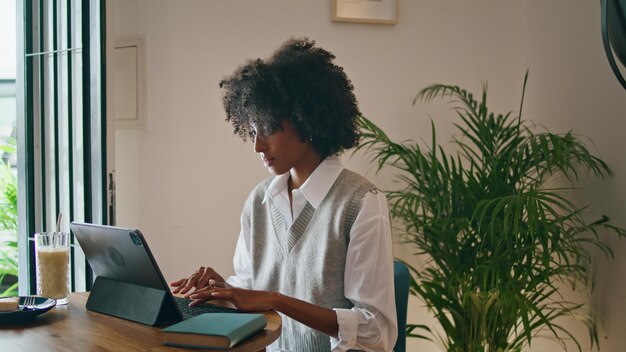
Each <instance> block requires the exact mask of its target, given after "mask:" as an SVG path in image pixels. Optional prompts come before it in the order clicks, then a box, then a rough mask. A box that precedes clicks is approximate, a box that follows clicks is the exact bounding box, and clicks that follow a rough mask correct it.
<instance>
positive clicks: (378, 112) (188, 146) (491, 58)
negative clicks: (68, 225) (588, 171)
mask: <svg viewBox="0 0 626 352" xmlns="http://www.w3.org/2000/svg"><path fill="white" fill-rule="evenodd" d="M566 5H567V6H566ZM114 7H115V23H116V26H115V31H116V35H118V36H123V35H130V34H143V35H145V37H146V41H147V43H146V48H147V55H146V56H147V77H148V78H147V80H148V126H147V128H146V129H145V130H141V131H118V132H117V133H116V139H117V142H116V147H117V151H116V162H117V165H116V168H117V178H118V180H117V181H118V189H117V196H118V198H117V201H118V203H117V204H118V225H122V226H131V227H139V228H141V229H142V230H143V231H144V233H145V235H146V237H148V240H149V241H150V244H151V247H152V249H153V251H154V253H155V255H156V257H157V260H158V261H159V263H160V265H161V268H162V270H163V271H164V275H165V276H166V278H167V279H168V280H169V279H176V278H179V277H182V276H185V275H186V274H188V273H189V272H190V271H192V270H193V269H195V268H196V267H197V266H199V265H211V266H213V267H215V268H216V269H217V270H218V271H220V272H222V273H223V274H225V275H228V274H230V273H231V272H232V265H231V258H232V253H233V250H234V246H235V241H236V238H237V235H238V231H239V212H240V209H241V206H242V204H243V201H244V200H245V198H246V196H247V193H248V191H249V190H250V189H251V188H252V187H253V186H254V185H255V184H256V183H257V182H259V181H260V180H262V179H263V178H265V177H267V176H268V173H267V171H266V170H265V169H264V168H263V166H262V163H261V162H260V160H259V158H258V156H256V155H255V154H254V153H253V152H252V146H251V145H250V143H247V144H246V143H243V142H241V141H240V140H239V139H238V138H237V137H235V136H234V135H233V134H232V129H231V128H230V126H229V125H228V124H227V123H226V122H225V121H224V119H225V115H224V112H223V109H222V106H221V96H220V92H219V89H218V82H219V81H220V79H221V78H222V77H224V76H225V75H228V74H230V73H231V72H232V71H233V70H234V69H235V68H236V67H237V65H239V64H240V63H242V62H243V61H244V60H245V59H249V58H256V57H267V56H268V55H269V54H270V53H271V52H272V51H273V50H274V49H276V48H277V47H278V46H279V45H280V43H282V42H283V41H284V40H285V39H287V38H289V37H291V36H303V35H307V36H309V37H311V38H313V39H315V40H317V42H318V43H319V44H320V45H321V46H322V47H324V48H326V49H328V50H330V51H332V52H333V53H335V54H336V56H337V63H338V64H340V65H342V66H344V68H345V70H346V72H347V74H348V76H349V77H350V78H351V79H352V81H353V83H354V85H355V87H356V95H357V98H358V99H359V102H360V107H361V110H362V112H363V113H364V114H365V115H366V116H368V117H370V118H371V119H372V120H374V121H375V122H376V123H378V124H379V125H380V126H381V127H382V128H383V129H384V130H385V131H387V132H388V133H389V134H390V135H391V136H393V137H394V138H397V139H406V138H412V139H415V140H425V141H428V140H429V139H430V120H429V118H430V117H432V118H433V119H434V120H435V121H436V124H437V128H438V133H439V138H440V139H442V138H447V137H449V135H450V132H451V131H452V129H451V128H450V127H451V124H450V122H451V121H453V119H454V115H453V114H451V113H450V112H449V110H448V107H446V106H445V105H443V104H438V103H431V104H428V105H425V104H419V105H418V106H415V107H414V106H412V105H411V101H412V99H413V97H414V96H415V94H416V92H417V91H418V90H419V89H420V88H423V87H425V86H427V85H428V84H431V83H453V84H459V85H461V86H463V87H465V88H468V89H470V90H474V91H476V92H478V91H479V89H480V88H481V85H482V82H483V81H485V80H488V81H489V91H490V93H489V97H490V106H491V108H492V109H493V110H495V111H501V112H506V111H509V110H516V109H517V108H518V104H519V96H520V91H521V85H522V79H523V75H524V72H525V70H526V69H527V68H529V69H530V83H529V87H528V99H527V105H526V108H527V110H526V111H528V115H527V116H532V118H533V120H534V121H536V122H538V123H540V124H544V125H546V126H548V127H550V128H555V129H556V130H557V131H565V130H568V129H570V128H574V129H575V130H576V131H577V132H579V133H582V134H585V135H588V136H590V137H591V138H592V139H593V140H595V141H596V142H597V144H598V149H599V152H600V154H601V155H602V156H603V157H604V158H605V159H606V160H607V161H608V162H609V164H610V165H611V166H612V167H613V169H614V171H615V172H616V177H615V178H613V179H611V180H609V181H608V182H605V183H604V184H602V185H601V186H600V188H599V193H598V194H597V195H596V197H595V198H594V199H593V200H594V203H597V206H596V208H599V209H600V210H601V211H602V212H603V213H607V214H608V215H611V216H613V218H614V219H619V218H620V217H619V215H620V212H623V210H624V203H623V202H620V200H621V199H624V197H620V195H623V193H624V192H626V190H625V189H624V187H623V186H622V185H621V183H620V182H619V181H621V180H625V179H626V170H625V169H626V163H625V162H624V161H623V160H621V158H620V157H619V151H621V150H622V149H623V147H624V146H623V145H621V144H622V143H626V142H622V140H623V138H619V137H620V135H619V132H620V129H619V128H617V127H618V126H622V125H623V124H624V122H623V121H622V119H620V117H624V115H625V114H624V113H625V112H626V105H625V101H626V99H625V95H624V92H623V91H620V89H619V87H618V86H617V82H616V81H615V80H614V79H613V78H612V77H611V75H610V72H609V71H608V65H607V64H606V59H605V58H604V57H603V56H602V55H603V54H602V50H601V46H600V41H599V39H600V35H599V30H598V28H599V6H598V3H597V1H591V0H558V1H557V0H554V1H551V2H544V1H540V0H534V1H501V0H473V1H453V0H445V1H444V0H422V1H412V0H401V1H400V17H399V24H397V25H394V26H381V25H364V24H348V23H332V22H330V19H329V18H330V1H310V0H265V1H258V0H245V1H244V0H211V1H202V0H195V1H191V0H186V1H172V0H158V1H157V0H132V1H131V0H118V1H116V2H115V6H114ZM614 126H615V127H614ZM620 147H621V148H620ZM349 155H350V154H347V155H346V156H344V158H343V160H344V163H345V164H346V165H347V166H348V167H349V168H352V169H355V170H356V171H359V172H361V173H364V174H366V175H367V176H368V177H369V178H370V179H371V180H372V181H373V182H375V183H376V184H378V185H379V186H380V187H382V188H390V187H393V186H394V184H393V183H392V181H391V177H390V175H388V174H385V173H382V174H380V175H376V174H374V172H373V168H372V167H371V165H369V164H368V163H367V162H365V161H364V159H363V158H362V157H361V156H355V157H352V158H350V157H349ZM622 242H623V241H622ZM619 246H621V247H619ZM624 247H625V246H624V244H623V243H617V244H616V252H617V254H618V255H620V254H621V256H624V255H626V249H625V248H624ZM395 250H396V255H397V256H400V257H403V258H408V257H409V256H410V250H408V249H407V247H405V246H400V245H398V246H396V248H395ZM599 263H601V264H600V265H601V267H600V270H599V271H600V272H603V273H604V274H605V275H604V276H603V277H602V278H601V279H602V280H601V283H600V286H599V287H600V288H603V291H602V292H604V293H603V296H601V297H600V299H598V302H603V303H602V304H601V306H602V312H603V316H602V317H603V320H604V322H605V323H606V333H607V334H608V335H609V338H608V339H606V340H605V341H604V345H603V348H602V350H603V351H621V350H622V349H623V347H622V346H623V345H624V340H621V342H620V340H619V339H620V338H621V339H624V337H620V336H618V335H619V333H618V331H619V330H620V329H623V328H624V327H626V322H624V321H623V320H622V321H619V319H624V318H623V317H624V314H618V313H617V312H618V310H616V309H621V310H622V311H623V310H624V308H625V306H626V304H625V303H624V302H626V300H624V299H623V298H624V293H625V292H626V287H624V284H623V282H622V281H620V280H617V279H616V278H618V274H617V273H618V272H619V270H618V269H617V268H615V269H612V270H611V268H614V267H615V266H616V265H617V264H620V265H621V267H622V268H623V267H626V262H625V260H624V259H623V258H621V257H620V256H618V260H615V261H613V262H611V263H610V264H606V263H605V262H599ZM420 306H421V304H420V303H419V302H415V301H412V302H411V312H410V316H409V320H410V321H412V322H415V323H431V322H432V318H429V316H430V314H429V313H428V312H426V311H425V310H424V309H423V308H420ZM607 307H611V310H612V311H613V314H611V311H609V309H607ZM580 331H581V335H580V336H581V341H586V340H585V333H584V330H580ZM584 343H585V345H584V347H587V346H588V344H587V342H584ZM533 347H535V349H537V348H538V349H537V350H543V349H541V345H537V346H533ZM409 350H420V351H424V352H428V351H437V350H438V349H437V348H436V346H435V345H434V344H432V343H428V342H423V341H417V340H409Z"/></svg>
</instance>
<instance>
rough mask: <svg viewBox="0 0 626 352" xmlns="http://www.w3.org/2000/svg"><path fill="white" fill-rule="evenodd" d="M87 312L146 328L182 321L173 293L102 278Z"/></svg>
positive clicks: (88, 304) (90, 299)
mask: <svg viewBox="0 0 626 352" xmlns="http://www.w3.org/2000/svg"><path fill="white" fill-rule="evenodd" d="M87 309H88V310H92V311H94V312H99V313H104V314H107V315H112V316H116V317H118V318H123V319H127V320H132V321H135V322H138V323H142V324H146V325H163V324H167V323H174V322H178V321H180V320H182V317H181V315H180V312H179V311H178V308H177V307H176V306H175V303H174V302H173V300H172V299H171V296H170V293H169V292H166V291H164V290H159V289H156V288H152V287H146V286H140V285H136V284H131V283H128V282H122V281H117V280H112V279H107V278H104V277H100V276H99V277H97V278H96V281H95V282H94V284H93V286H92V288H91V293H90V294H89V299H88V300H87Z"/></svg>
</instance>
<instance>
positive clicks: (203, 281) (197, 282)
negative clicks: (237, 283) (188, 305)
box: [170, 266, 229, 295]
mask: <svg viewBox="0 0 626 352" xmlns="http://www.w3.org/2000/svg"><path fill="white" fill-rule="evenodd" d="M170 286H172V287H174V290H173V291H172V293H181V294H187V295H189V294H191V292H193V291H195V290H199V289H202V288H205V287H228V286H229V285H228V284H227V283H226V282H225V281H224V278H223V277H222V276H221V275H220V274H218V273H217V272H215V270H213V268H209V267H206V268H205V267H203V266H201V267H200V268H199V269H198V270H196V271H195V272H194V273H193V274H191V276H189V277H188V278H186V279H180V280H178V281H174V282H170ZM192 289H193V291H191V290H192Z"/></svg>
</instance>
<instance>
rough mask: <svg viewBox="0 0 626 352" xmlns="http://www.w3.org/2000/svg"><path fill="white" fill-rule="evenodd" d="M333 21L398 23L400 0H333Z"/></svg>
mask: <svg viewBox="0 0 626 352" xmlns="http://www.w3.org/2000/svg"><path fill="white" fill-rule="evenodd" d="M331 8H332V9H331V12H332V15H331V19H332V21H333V22H359V23H375V24H396V23H398V0H331Z"/></svg>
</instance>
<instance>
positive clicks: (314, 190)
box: [227, 156, 398, 351]
mask: <svg viewBox="0 0 626 352" xmlns="http://www.w3.org/2000/svg"><path fill="white" fill-rule="evenodd" d="M342 170H343V166H342V165H341V162H340V161H339V158H337V157H335V156H331V157H328V158H326V159H324V161H322V163H321V164H320V165H319V166H318V167H317V168H316V169H315V170H314V171H313V173H312V174H311V175H310V176H309V178H308V179H307V180H306V181H305V182H304V184H302V186H300V188H299V189H294V190H293V191H292V203H293V205H292V206H290V204H289V194H288V188H287V181H288V179H289V173H286V174H283V175H280V176H276V178H274V180H273V181H272V183H271V184H270V186H269V188H268V190H267V194H266V195H265V199H264V200H263V201H264V202H265V201H266V200H267V199H268V198H271V199H272V201H273V203H274V205H275V206H276V208H277V209H278V210H279V211H280V213H281V214H282V216H283V220H284V222H285V226H286V227H287V229H288V228H289V227H291V225H292V224H293V221H294V219H297V218H298V215H299V214H300V212H301V211H302V209H303V208H304V206H305V205H306V202H307V201H308V202H309V203H311V205H312V206H313V208H315V209H317V207H318V206H319V205H320V204H321V202H322V200H323V199H324V197H325V196H326V194H327V193H328V191H329V190H330V188H331V187H332V185H333V184H334V183H335V180H336V179H337V177H338V176H339V174H340V173H341V171H342ZM247 223H248V222H247V221H243V219H242V221H241V233H240V234H239V240H238V241H237V248H236V250H235V256H234V259H233V264H234V269H235V275H233V276H231V277H229V278H228V280H227V282H228V283H229V284H231V285H233V286H236V287H243V288H251V287H252V284H251V283H252V269H251V262H250V249H251V246H250V231H251V229H250V227H249V226H248V225H247ZM344 290H345V292H344V295H345V297H346V298H348V299H349V300H350V301H351V302H352V303H353V304H354V307H353V308H352V309H340V308H337V309H334V310H335V312H336V313H337V324H338V326H339V335H338V338H333V337H331V338H330V340H331V341H330V342H331V348H332V351H346V350H349V349H362V350H365V351H391V350H392V349H393V346H394V344H395V342H396V337H397V333H398V327H397V322H396V307H395V299H394V290H393V253H392V246H391V226H390V222H389V209H388V206H387V199H386V197H385V195H384V194H383V193H382V192H376V193H373V192H368V193H367V194H366V195H365V196H364V197H363V200H362V204H361V209H360V211H359V213H358V215H357V217H356V219H355V221H354V224H353V226H352V229H351V230H350V242H349V245H348V251H347V254H346V267H345V274H344Z"/></svg>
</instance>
